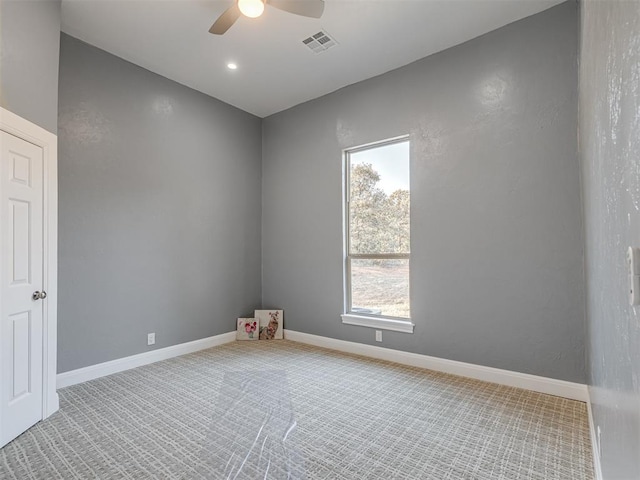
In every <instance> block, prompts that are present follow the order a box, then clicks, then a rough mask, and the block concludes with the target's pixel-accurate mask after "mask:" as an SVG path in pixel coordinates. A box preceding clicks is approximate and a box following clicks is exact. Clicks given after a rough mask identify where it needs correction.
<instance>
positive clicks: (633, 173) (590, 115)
mask: <svg viewBox="0 0 640 480" xmlns="http://www.w3.org/2000/svg"><path fill="white" fill-rule="evenodd" d="M581 10H582V12H581V16H582V22H581V30H582V33H581V37H582V43H581V53H580V139H581V140H580V148H581V155H582V177H583V189H584V199H585V200H584V218H585V232H586V233H585V237H586V252H585V256H586V263H585V265H586V279H587V337H588V338H587V345H588V353H589V355H588V356H589V361H588V377H589V378H588V381H589V385H590V391H591V402H592V407H593V414H594V419H595V424H596V425H597V426H599V427H600V428H601V431H602V436H601V452H602V453H601V460H602V469H603V475H604V478H605V479H606V480H613V479H620V480H629V479H633V478H640V308H639V307H631V306H629V303H628V300H627V293H628V282H627V267H626V260H625V255H626V250H627V247H629V246H635V247H640V113H639V112H640V77H639V76H638V73H639V71H638V66H639V65H640V50H639V47H640V8H639V6H638V2H635V1H630V2H621V1H617V0H615V1H607V2H601V1H586V2H583V3H582V7H581Z"/></svg>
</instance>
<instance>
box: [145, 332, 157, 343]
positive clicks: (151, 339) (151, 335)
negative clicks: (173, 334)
mask: <svg viewBox="0 0 640 480" xmlns="http://www.w3.org/2000/svg"><path fill="white" fill-rule="evenodd" d="M155 343H156V334H155V333H148V334H147V345H154V344H155Z"/></svg>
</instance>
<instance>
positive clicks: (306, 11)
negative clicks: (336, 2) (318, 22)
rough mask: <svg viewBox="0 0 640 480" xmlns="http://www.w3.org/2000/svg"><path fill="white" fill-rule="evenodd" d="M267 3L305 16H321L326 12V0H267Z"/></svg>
mask: <svg viewBox="0 0 640 480" xmlns="http://www.w3.org/2000/svg"><path fill="white" fill-rule="evenodd" d="M267 4H268V5H271V6H272V7H275V8H277V9H278V10H284V11H285V12H289V13H295V14H296V15H302V16H303V17H311V18H320V17H321V16H322V12H324V0H267Z"/></svg>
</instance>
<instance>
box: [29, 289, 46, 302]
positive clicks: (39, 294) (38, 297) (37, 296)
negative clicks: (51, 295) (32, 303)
mask: <svg viewBox="0 0 640 480" xmlns="http://www.w3.org/2000/svg"><path fill="white" fill-rule="evenodd" d="M31 298H33V299H34V300H44V299H45V298H47V292H44V291H43V292H40V291H35V292H33V295H32V296H31Z"/></svg>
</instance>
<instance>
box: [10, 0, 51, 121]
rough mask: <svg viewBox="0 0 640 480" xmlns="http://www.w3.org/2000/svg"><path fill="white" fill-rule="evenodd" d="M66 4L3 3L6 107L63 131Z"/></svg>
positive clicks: (37, 1)
mask: <svg viewBox="0 0 640 480" xmlns="http://www.w3.org/2000/svg"><path fill="white" fill-rule="evenodd" d="M59 51H60V0H30V1H26V0H10V1H8V0H0V106H2V107H3V108H6V109H7V110H10V111H12V112H13V113H15V114H17V115H20V116H21V117H23V118H26V119H27V120H29V121H31V122H33V123H35V124H36V125H39V126H41V127H42V128H45V129H47V130H49V131H50V132H52V133H57V130H58V127H57V125H58V58H59Z"/></svg>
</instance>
